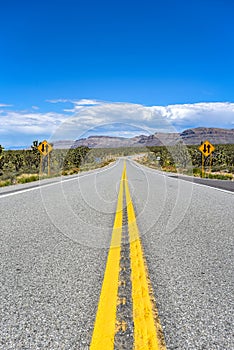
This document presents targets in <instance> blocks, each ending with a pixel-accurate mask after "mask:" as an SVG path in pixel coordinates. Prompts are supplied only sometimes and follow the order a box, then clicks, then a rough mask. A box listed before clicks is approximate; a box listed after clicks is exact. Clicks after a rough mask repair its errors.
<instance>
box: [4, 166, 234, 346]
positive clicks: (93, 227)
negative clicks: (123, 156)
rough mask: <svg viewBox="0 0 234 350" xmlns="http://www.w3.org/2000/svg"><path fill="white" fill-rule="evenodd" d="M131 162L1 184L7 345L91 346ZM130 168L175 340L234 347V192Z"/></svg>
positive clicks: (167, 326)
mask: <svg viewBox="0 0 234 350" xmlns="http://www.w3.org/2000/svg"><path fill="white" fill-rule="evenodd" d="M122 169H123V160H119V161H118V162H117V163H115V164H114V165H112V166H110V167H108V168H106V169H102V170H97V171H94V172H90V173H88V174H81V175H80V176H78V177H77V176H74V177H69V178H66V179H62V180H65V181H63V182H61V181H60V180H61V179H56V180H49V181H43V182H42V183H41V186H40V187H35V184H30V185H24V186H20V187H19V186H17V187H14V188H12V190H11V189H9V188H8V189H1V191H0V208H1V225H0V231H1V235H0V239H1V245H0V261H1V270H2V271H1V277H0V279H1V283H0V288H1V290H0V311H1V321H0V322H1V323H0V349H2V350H10V349H11V350H13V349H14V350H21V349H24V350H26V349H30V350H36V349H50V350H56V349H66V350H72V349H81V350H82V349H88V348H89V345H90V341H91V337H92V332H93V327H94V321H95V316H96V310H97V305H98V301H99V296H100V291H101V286H102V280H103V275H104V272H105V266H106V259H107V254H108V248H109V244H110V239H111V233H112V227H113V221H114V216H115V209H116V201H117V195H118V188H119V182H120V178H121V173H122ZM127 175H128V180H129V187H130V191H131V195H132V199H133V204H134V207H135V212H136V216H137V222H138V226H139V230H140V233H141V238H142V244H143V248H144V253H145V257H146V261H147V264H148V270H149V274H150V279H151V283H152V286H153V290H154V294H155V297H156V302H157V306H158V311H159V316H160V320H161V324H162V327H163V330H164V335H165V340H166V345H167V349H168V350H174V349H181V350H183V349H189V350H193V349H194V350H195V349H199V350H200V349H201V350H205V349H207V350H216V349H217V350H218V349H220V350H221V349H222V350H224V349H226V350H229V349H230V350H231V349H233V348H234V341H233V331H232V325H233V311H234V310H233V208H234V196H233V193H232V192H231V191H222V190H220V189H215V188H212V187H208V186H200V185H198V184H195V183H192V182H189V181H184V180H182V179H177V178H172V177H169V176H165V175H163V174H160V173H158V172H156V171H154V170H152V169H147V168H145V167H142V166H140V165H137V164H136V163H134V162H132V161H130V160H128V161H127ZM16 190H17V191H16Z"/></svg>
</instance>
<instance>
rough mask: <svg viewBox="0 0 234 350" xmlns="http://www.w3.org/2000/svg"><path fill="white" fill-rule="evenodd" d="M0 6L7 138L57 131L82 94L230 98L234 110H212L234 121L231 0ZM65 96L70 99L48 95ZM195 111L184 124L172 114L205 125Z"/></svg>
mask: <svg viewBox="0 0 234 350" xmlns="http://www.w3.org/2000/svg"><path fill="white" fill-rule="evenodd" d="M0 13H1V21H0V41H1V54H0V77H1V79H0V126H1V121H3V122H2V128H1V129H2V132H1V130H0V143H3V144H4V143H5V144H6V145H8V146H10V145H12V143H13V144H15V145H20V143H21V144H22V145H25V144H28V143H29V142H30V137H31V138H32V139H34V138H35V137H43V136H44V137H49V134H50V133H51V132H54V128H55V126H56V127H57V126H58V125H59V123H61V121H64V120H65V119H67V118H69V117H70V115H71V113H73V112H72V110H73V111H74V107H75V109H76V107H77V106H80V102H77V101H80V100H83V99H90V100H92V101H93V100H95V101H112V102H123V103H129V104H130V103H131V104H135V105H137V106H138V105H142V106H146V107H147V106H164V107H167V106H168V105H170V106H176V105H188V104H189V105H193V104H196V103H213V104H212V105H211V106H212V108H213V109H214V108H215V106H216V105H215V104H214V103H218V105H217V106H219V107H218V108H219V113H221V112H222V110H220V104H219V103H223V105H222V106H223V108H224V115H228V118H227V119H225V118H224V119H223V120H222V122H221V120H218V118H217V116H216V117H214V118H213V115H212V113H211V114H209V120H207V118H206V117H204V118H205V120H204V124H205V123H207V126H220V127H229V128H231V127H233V124H232V123H233V122H234V117H233V110H232V109H231V110H230V104H226V103H227V102H230V103H232V102H233V82H234V63H233V62H234V24H233V15H234V2H233V1H232V0H189V1H188V0H160V1H158V0H154V1H147V0H146V1H137V0H135V1H127V0H125V1H122V0H120V1H118V2H117V1H115V2H114V1H80V0H66V1H65V0H56V1H52V0H47V1H44V0H41V1H29V0H21V1H16V0H15V1H11V0H9V1H4V2H1V5H0ZM57 100H63V101H64V102H59V103H51V102H48V101H57ZM92 103H93V102H92ZM92 103H91V104H92ZM4 105H5V106H4ZM7 105H10V106H7ZM227 105H228V112H227V113H226V109H225V108H226V107H225V106H227ZM85 106H87V104H85ZM108 106H109V104H108ZM191 108H192V107H191ZM191 108H190V107H189V109H191ZM68 109H70V111H67V110H68ZM174 110H175V108H174ZM195 110H197V106H195ZM209 111H210V108H209ZM220 111H221V112H220ZM76 112H77V110H76ZM199 113H202V112H201V111H200V110H199ZM209 113H210V112H209ZM215 113H216V111H215ZM230 113H231V116H230ZM193 115H194V113H192V114H190V118H189V117H186V118H187V119H186V120H187V123H186V122H184V123H182V124H181V122H180V120H181V115H179V123H178V119H176V114H175V115H174V117H173V118H171V119H170V122H172V124H174V126H175V127H176V128H179V129H183V128H186V127H192V126H199V125H200V124H201V122H202V119H201V120H200V122H199V120H198V118H194V122H193ZM50 117H51V118H53V121H51V119H50ZM4 118H5V119H4ZM7 118H8V120H9V123H11V124H12V128H10V126H8V127H6V126H5V124H6V119H7ZM30 118H31V119H30ZM37 118H39V119H40V121H43V122H44V123H41V128H40V129H39V128H38V125H37V124H36V125H34V124H33V123H34V120H36V119H37ZM212 118H213V119H212ZM127 119H128V120H129V118H127ZM133 119H134V117H133ZM136 119H139V118H138V117H137V118H136ZM30 120H31V123H32V127H31V129H30V127H29V121H30ZM17 121H19V123H18V124H17ZM114 121H115V120H114V119H112V122H114ZM117 121H118V120H116V122H117ZM123 121H124V120H123ZM86 122H87V121H86ZM99 122H100V120H97V123H99ZM102 122H104V123H105V120H102ZM51 123H52V124H53V125H54V126H53V128H52V127H51ZM199 123H200V124H199ZM42 124H43V125H44V134H43V127H42ZM156 124H157V123H156ZM156 124H155V126H156ZM198 124H199V125H198ZM24 126H25V130H24ZM33 126H34V128H33ZM79 127H80V125H79ZM85 127H93V124H92V123H91V124H90V125H88V124H87V123H86V124H85ZM150 128H151V129H152V130H153V128H154V125H153V124H152V123H151V125H150ZM13 129H14V130H15V131H14V130H13ZM81 129H82V128H81ZM14 133H15V134H14ZM1 140H3V141H1Z"/></svg>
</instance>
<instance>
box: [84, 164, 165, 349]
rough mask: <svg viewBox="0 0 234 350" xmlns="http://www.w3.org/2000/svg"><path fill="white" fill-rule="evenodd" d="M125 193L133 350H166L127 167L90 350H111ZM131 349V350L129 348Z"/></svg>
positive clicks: (113, 339) (112, 345)
mask: <svg viewBox="0 0 234 350" xmlns="http://www.w3.org/2000/svg"><path fill="white" fill-rule="evenodd" d="M124 194H125V198H126V205H127V217H128V233H129V242H130V262H131V263H130V266H131V284H132V310H133V324H134V350H165V349H166V347H165V343H164V339H163V335H162V330H161V326H160V323H159V319H158V316H157V309H156V306H155V301H154V298H153V296H152V288H151V285H150V280H149V277H148V273H147V267H146V263H145V260H144V255H143V250H142V245H141V241H140V235H139V230H138V226H137V222H136V216H135V211H134V207H133V203H132V199H131V195H130V191H129V186H128V179H127V173H126V164H124V169H123V172H122V177H121V181H120V186H119V194H118V202H117V208H116V215H115V221H114V227H113V232H112V240H111V245H110V250H109V254H108V259H107V264H106V270H105V275H104V279H103V284H102V290H101V295H100V299H99V304H98V310H97V315H96V320H95V325H94V331H93V336H92V341H91V345H90V349H91V350H114V344H115V334H116V332H117V329H118V327H117V324H118V321H117V320H116V312H117V305H118V287H119V272H120V258H121V238H122V221H123V199H124ZM129 350H130V349H129Z"/></svg>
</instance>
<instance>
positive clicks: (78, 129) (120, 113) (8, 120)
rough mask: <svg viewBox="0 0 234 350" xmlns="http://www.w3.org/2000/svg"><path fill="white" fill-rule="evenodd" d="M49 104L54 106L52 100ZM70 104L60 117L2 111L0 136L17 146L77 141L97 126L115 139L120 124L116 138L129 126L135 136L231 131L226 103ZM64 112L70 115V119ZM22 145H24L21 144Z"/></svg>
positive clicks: (231, 109)
mask: <svg viewBox="0 0 234 350" xmlns="http://www.w3.org/2000/svg"><path fill="white" fill-rule="evenodd" d="M57 101H59V102H61V101H62V102H64V101H65V100H57ZM68 101H69V102H71V100H66V102H68ZM52 103H57V102H55V100H53V102H52ZM72 103H73V108H71V109H63V110H62V112H61V113H58V112H47V113H39V112H38V111H37V110H35V111H33V112H27V111H19V112H17V111H13V110H4V109H2V110H0V135H4V137H5V138H6V137H7V135H11V137H13V138H14V142H15V143H18V140H19V138H20V139H24V138H25V139H26V138H27V139H29V138H30V140H31V139H32V140H33V139H35V138H36V137H37V138H50V137H51V138H52V139H77V138H79V137H81V136H82V135H83V134H84V133H86V132H87V131H88V130H89V129H92V128H97V127H99V126H100V125H104V126H103V127H102V128H99V129H96V132H98V130H103V132H105V133H106V134H107V131H108V130H109V132H110V134H112V135H116V134H117V133H118V132H117V129H118V127H119V126H118V125H117V126H115V127H114V128H111V125H113V124H115V123H120V124H121V127H120V128H119V136H121V135H122V136H124V135H125V133H127V134H128V135H132V136H133V135H134V132H135V131H133V130H131V127H130V125H135V126H137V127H138V130H139V132H137V133H136V134H139V133H144V134H149V133H155V132H157V131H158V132H160V131H161V132H162V131H167V132H168V131H169V132H173V131H181V130H184V129H186V128H190V127H198V126H204V127H226V128H233V125H234V103H228V102H219V103H205V102H204V103H196V104H181V105H179V104H178V105H169V106H143V105H140V104H131V103H110V102H103V101H99V102H98V101H96V100H87V99H83V100H77V101H73V102H72ZM67 112H70V113H74V114H73V115H72V116H71V115H69V114H67ZM107 124H109V125H107ZM124 124H125V127H124ZM130 130H131V132H130ZM141 131H142V132H141ZM94 133H95V131H94ZM22 144H25V142H23V141H22Z"/></svg>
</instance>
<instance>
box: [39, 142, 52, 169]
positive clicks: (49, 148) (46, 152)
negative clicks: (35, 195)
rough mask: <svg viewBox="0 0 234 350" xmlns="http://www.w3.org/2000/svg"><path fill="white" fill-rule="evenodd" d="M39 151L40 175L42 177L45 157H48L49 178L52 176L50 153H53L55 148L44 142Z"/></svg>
mask: <svg viewBox="0 0 234 350" xmlns="http://www.w3.org/2000/svg"><path fill="white" fill-rule="evenodd" d="M37 149H38V151H39V152H40V175H42V160H43V157H45V156H47V155H48V176H50V152H51V151H52V149H53V147H52V146H51V145H50V144H49V143H48V142H47V141H46V140H44V141H43V142H41V143H40V144H39V146H38V147H37Z"/></svg>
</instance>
